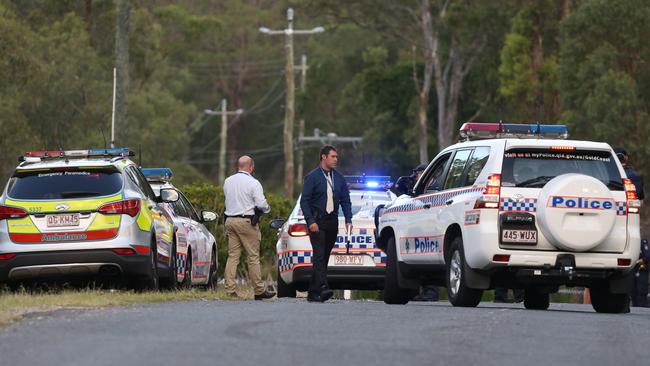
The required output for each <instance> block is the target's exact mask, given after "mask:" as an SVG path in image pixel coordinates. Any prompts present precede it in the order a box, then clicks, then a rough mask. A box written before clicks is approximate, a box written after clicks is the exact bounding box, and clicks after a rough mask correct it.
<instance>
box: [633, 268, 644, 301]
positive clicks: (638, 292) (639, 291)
mask: <svg viewBox="0 0 650 366" xmlns="http://www.w3.org/2000/svg"><path fill="white" fill-rule="evenodd" d="M635 275H636V277H635V278H634V292H633V293H632V306H640V307H644V308H647V307H648V270H647V269H646V270H643V271H638V270H637V272H636V273H635Z"/></svg>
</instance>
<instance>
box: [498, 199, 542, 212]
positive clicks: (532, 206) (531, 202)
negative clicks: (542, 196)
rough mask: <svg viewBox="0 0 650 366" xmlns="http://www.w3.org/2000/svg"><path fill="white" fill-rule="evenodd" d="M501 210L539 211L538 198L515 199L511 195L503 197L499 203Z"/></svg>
mask: <svg viewBox="0 0 650 366" xmlns="http://www.w3.org/2000/svg"><path fill="white" fill-rule="evenodd" d="M499 210H500V211H514V212H535V211H537V198H524V199H523V200H514V199H512V198H510V197H503V198H501V202H500V204H499Z"/></svg>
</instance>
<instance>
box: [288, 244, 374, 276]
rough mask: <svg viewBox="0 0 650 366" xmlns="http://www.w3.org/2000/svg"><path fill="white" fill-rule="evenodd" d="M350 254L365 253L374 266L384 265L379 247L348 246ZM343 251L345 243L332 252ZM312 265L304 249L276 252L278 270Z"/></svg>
mask: <svg viewBox="0 0 650 366" xmlns="http://www.w3.org/2000/svg"><path fill="white" fill-rule="evenodd" d="M350 249H351V251H350V253H352V254H367V255H370V256H371V257H372V260H373V261H374V262H375V265H376V266H385V265H386V261H387V257H386V254H384V252H382V251H381V250H380V249H366V250H363V249H357V250H354V249H352V248H350ZM335 253H345V244H343V247H342V248H341V247H335V248H334V250H333V251H332V254H335ZM311 265H312V252H311V251H304V250H295V251H294V250H291V251H286V252H282V253H280V254H278V269H279V270H280V272H287V271H291V270H293V269H294V268H295V267H297V266H301V267H302V266H311Z"/></svg>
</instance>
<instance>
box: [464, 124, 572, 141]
mask: <svg viewBox="0 0 650 366" xmlns="http://www.w3.org/2000/svg"><path fill="white" fill-rule="evenodd" d="M459 132H460V140H461V141H471V140H480V139H493V138H546V139H567V138H568V137H569V130H568V128H567V127H566V126H565V125H542V124H539V123H533V124H515V123H464V124H463V126H462V127H461V128H460V131H459Z"/></svg>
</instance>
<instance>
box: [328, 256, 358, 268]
mask: <svg viewBox="0 0 650 366" xmlns="http://www.w3.org/2000/svg"><path fill="white" fill-rule="evenodd" d="M334 264H335V265H337V266H363V255H352V254H351V255H343V254H337V255H335V256H334Z"/></svg>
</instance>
